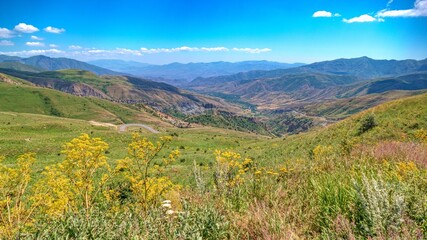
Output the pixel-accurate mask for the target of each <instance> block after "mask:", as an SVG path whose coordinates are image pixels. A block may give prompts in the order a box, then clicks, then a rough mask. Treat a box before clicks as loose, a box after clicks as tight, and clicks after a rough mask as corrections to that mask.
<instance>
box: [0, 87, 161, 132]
mask: <svg viewBox="0 0 427 240" xmlns="http://www.w3.org/2000/svg"><path fill="white" fill-rule="evenodd" d="M0 91H1V92H2V95H1V96H0V103H1V104H0V111H6V112H7V111H11V112H21V113H34V114H44V115H53V116H60V117H66V118H75V119H83V120H95V121H99V122H109V123H115V124H119V123H126V122H136V121H137V122H146V123H158V124H160V125H164V123H161V121H160V120H158V119H156V118H155V117H154V116H152V115H150V114H148V113H145V112H142V111H138V110H136V109H132V108H129V107H126V106H124V105H121V104H116V103H112V102H109V101H106V100H102V99H97V98H90V97H77V96H74V95H71V94H66V93H62V92H59V91H55V90H51V89H46V88H39V87H33V86H25V85H11V84H7V83H2V82H0Z"/></svg>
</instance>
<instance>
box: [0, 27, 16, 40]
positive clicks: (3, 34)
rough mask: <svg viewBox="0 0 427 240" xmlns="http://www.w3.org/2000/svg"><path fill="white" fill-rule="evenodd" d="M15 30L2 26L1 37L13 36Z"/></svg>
mask: <svg viewBox="0 0 427 240" xmlns="http://www.w3.org/2000/svg"><path fill="white" fill-rule="evenodd" d="M13 37H14V36H13V31H11V30H9V29H7V28H0V38H13Z"/></svg>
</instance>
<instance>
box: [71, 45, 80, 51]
mask: <svg viewBox="0 0 427 240" xmlns="http://www.w3.org/2000/svg"><path fill="white" fill-rule="evenodd" d="M68 48H69V49H71V50H80V49H82V47H80V46H77V45H71V46H68Z"/></svg>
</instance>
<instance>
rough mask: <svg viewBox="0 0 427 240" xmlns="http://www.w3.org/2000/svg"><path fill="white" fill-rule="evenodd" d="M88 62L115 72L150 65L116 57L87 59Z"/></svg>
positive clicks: (126, 71) (128, 70)
mask: <svg viewBox="0 0 427 240" xmlns="http://www.w3.org/2000/svg"><path fill="white" fill-rule="evenodd" d="M88 63H89V64H92V65H95V66H98V67H102V68H107V69H110V70H113V71H117V72H124V73H130V72H131V71H132V70H137V69H138V68H145V67H149V66H152V65H151V64H148V63H140V62H135V61H123V60H117V59H99V60H94V61H89V62H88Z"/></svg>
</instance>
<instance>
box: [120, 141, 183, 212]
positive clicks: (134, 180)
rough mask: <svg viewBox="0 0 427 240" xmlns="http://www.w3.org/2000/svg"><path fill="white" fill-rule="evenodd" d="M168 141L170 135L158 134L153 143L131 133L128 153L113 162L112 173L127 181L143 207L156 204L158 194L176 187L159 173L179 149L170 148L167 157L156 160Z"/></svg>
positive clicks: (160, 195) (174, 157) (171, 160)
mask: <svg viewBox="0 0 427 240" xmlns="http://www.w3.org/2000/svg"><path fill="white" fill-rule="evenodd" d="M171 140H172V138H171V137H162V138H160V141H158V142H157V143H156V144H154V143H152V142H150V141H148V140H147V139H145V138H142V137H141V136H140V135H139V134H137V133H135V134H134V135H133V137H132V142H131V143H130V144H129V147H128V154H129V156H128V157H126V158H125V159H122V160H119V161H118V163H117V166H116V169H115V172H116V173H117V174H119V175H122V176H123V177H124V178H125V179H126V180H128V181H129V182H130V190H131V191H132V193H133V195H134V199H136V202H137V204H138V205H139V206H142V207H143V208H144V209H147V207H148V206H149V205H153V204H157V203H158V201H159V200H160V197H162V196H164V195H165V194H166V193H168V192H169V191H172V190H176V189H177V188H179V186H175V185H174V184H173V183H172V181H171V180H170V179H169V178H168V177H166V176H163V175H162V173H163V171H164V169H165V168H166V166H167V165H169V164H170V163H172V162H173V161H175V159H176V157H177V156H179V151H178V150H173V151H171V152H170V153H169V155H168V157H167V158H161V159H158V154H159V152H160V151H161V150H162V149H163V148H164V146H165V145H166V144H167V143H168V142H170V141H171Z"/></svg>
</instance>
